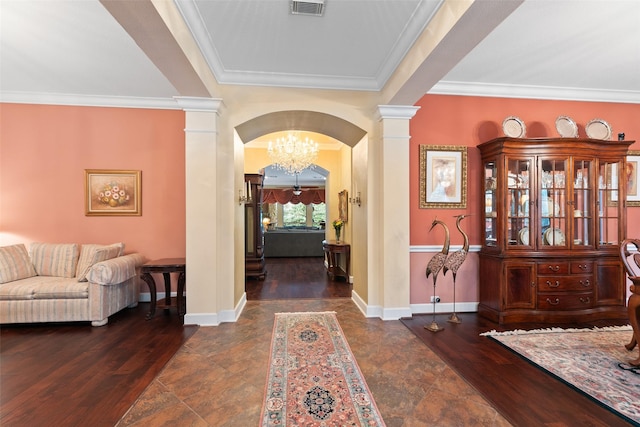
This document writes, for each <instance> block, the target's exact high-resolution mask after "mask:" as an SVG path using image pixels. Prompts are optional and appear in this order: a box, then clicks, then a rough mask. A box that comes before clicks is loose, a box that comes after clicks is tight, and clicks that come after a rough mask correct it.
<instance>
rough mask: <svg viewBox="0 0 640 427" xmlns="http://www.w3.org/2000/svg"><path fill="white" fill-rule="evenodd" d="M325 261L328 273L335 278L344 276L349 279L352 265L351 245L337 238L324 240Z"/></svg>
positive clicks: (332, 278)
mask: <svg viewBox="0 0 640 427" xmlns="http://www.w3.org/2000/svg"><path fill="white" fill-rule="evenodd" d="M322 249H323V250H324V261H325V264H326V266H327V274H328V275H329V277H330V278H331V280H334V279H335V278H336V277H344V279H345V280H346V281H347V282H348V281H349V266H350V265H351V245H349V244H348V243H343V242H340V243H338V242H336V241H335V240H323V241H322Z"/></svg>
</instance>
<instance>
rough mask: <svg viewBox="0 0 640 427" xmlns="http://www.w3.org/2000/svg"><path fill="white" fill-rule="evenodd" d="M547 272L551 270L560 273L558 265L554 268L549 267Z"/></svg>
mask: <svg viewBox="0 0 640 427" xmlns="http://www.w3.org/2000/svg"><path fill="white" fill-rule="evenodd" d="M549 270H551V271H560V266H559V265H556V266H555V267H554V266H552V265H550V266H549Z"/></svg>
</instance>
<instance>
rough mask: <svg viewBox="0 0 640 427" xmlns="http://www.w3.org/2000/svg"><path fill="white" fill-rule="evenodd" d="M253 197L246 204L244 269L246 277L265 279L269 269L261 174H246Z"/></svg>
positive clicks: (246, 181)
mask: <svg viewBox="0 0 640 427" xmlns="http://www.w3.org/2000/svg"><path fill="white" fill-rule="evenodd" d="M244 181H245V183H246V185H249V188H250V189H251V192H250V193H249V194H250V195H251V199H250V200H249V201H248V202H247V203H245V205H244V238H245V244H244V247H245V254H244V259H245V262H244V270H245V277H249V278H256V279H264V278H265V276H266V274H267V270H266V268H265V262H264V237H263V234H262V183H263V181H264V176H263V175H261V174H245V175H244Z"/></svg>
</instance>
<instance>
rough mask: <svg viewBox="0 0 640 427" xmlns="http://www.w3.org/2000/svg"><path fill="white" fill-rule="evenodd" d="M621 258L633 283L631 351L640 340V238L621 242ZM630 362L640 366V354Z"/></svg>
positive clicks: (630, 303) (631, 297)
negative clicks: (630, 248)
mask: <svg viewBox="0 0 640 427" xmlns="http://www.w3.org/2000/svg"><path fill="white" fill-rule="evenodd" d="M629 246H633V248H632V250H629ZM620 258H621V260H622V263H623V264H624V268H625V269H626V270H627V276H628V277H629V280H631V282H632V283H633V284H632V285H631V286H630V288H629V289H630V290H631V296H630V297H629V301H628V302H627V312H628V314H629V322H630V323H631V327H632V328H633V336H632V337H631V342H630V343H629V344H627V345H625V347H626V349H627V350H629V351H631V350H633V349H634V348H635V346H636V345H637V344H638V341H640V240H638V239H625V240H624V241H623V242H622V243H621V244H620ZM632 260H633V262H632ZM639 353H640V349H639ZM629 364H630V365H633V366H640V354H639V355H638V358H637V359H635V360H630V361H629Z"/></svg>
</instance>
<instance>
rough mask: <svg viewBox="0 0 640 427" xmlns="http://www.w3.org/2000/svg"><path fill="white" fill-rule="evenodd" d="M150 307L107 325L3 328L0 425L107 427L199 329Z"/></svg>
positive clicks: (140, 307) (0, 340)
mask: <svg viewBox="0 0 640 427" xmlns="http://www.w3.org/2000/svg"><path fill="white" fill-rule="evenodd" d="M148 311H149V304H148V303H147V304H139V305H138V307H137V308H135V309H125V310H123V311H121V312H119V313H117V314H115V315H113V316H111V317H109V323H108V324H107V325H106V326H102V327H97V328H94V327H92V326H91V324H90V323H89V322H79V323H64V324H63V323H60V324H36V325H3V326H2V329H0V425H2V426H3V427H8V426H16V427H22V426H30V427H31V426H33V427H38V426H43V427H44V426H47V427H48V426H95V427H102V426H104V427H111V426H114V425H115V424H116V423H117V422H118V420H119V419H120V418H121V417H122V416H123V415H124V414H125V412H126V411H127V410H128V409H129V407H130V406H131V405H132V404H133V402H135V400H136V399H137V398H138V396H139V395H140V393H142V392H143V391H144V389H145V388H146V387H147V385H148V384H149V383H150V382H151V381H152V380H153V378H154V377H155V376H156V375H157V374H158V373H159V372H160V371H161V370H162V368H163V367H164V365H165V364H166V363H167V362H168V361H169V359H171V357H172V356H173V355H174V354H175V352H176V351H177V350H178V349H179V348H180V346H181V345H182V344H183V343H184V342H185V341H186V340H187V339H188V338H189V337H190V336H191V335H193V333H194V332H195V331H196V330H197V327H196V326H187V327H185V326H183V325H182V320H181V319H180V318H179V317H178V316H177V315H176V314H175V312H174V313H173V314H172V315H165V314H164V311H163V310H160V311H159V312H157V313H156V316H155V317H154V319H152V320H150V321H146V320H145V315H146V313H147V312H148Z"/></svg>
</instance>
